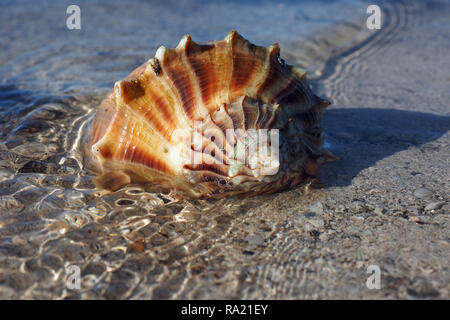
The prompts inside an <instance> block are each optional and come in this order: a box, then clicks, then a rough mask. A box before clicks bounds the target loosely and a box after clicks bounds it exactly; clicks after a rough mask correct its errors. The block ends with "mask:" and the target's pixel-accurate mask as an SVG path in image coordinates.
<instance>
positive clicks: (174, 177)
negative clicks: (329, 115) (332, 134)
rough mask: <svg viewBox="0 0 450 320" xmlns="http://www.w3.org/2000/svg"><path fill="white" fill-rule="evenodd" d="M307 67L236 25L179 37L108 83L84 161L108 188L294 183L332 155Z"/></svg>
mask: <svg viewBox="0 0 450 320" xmlns="http://www.w3.org/2000/svg"><path fill="white" fill-rule="evenodd" d="M305 75H306V72H305V71H304V70H303V69H300V68H296V67H293V66H290V65H288V64H286V63H285V62H284V61H283V60H282V59H280V50H279V46H278V44H274V45H271V46H269V47H267V48H266V47H261V46H256V45H254V44H252V43H250V42H249V41H247V40H246V39H244V38H243V37H242V36H241V35H239V34H238V33H237V32H236V31H234V30H233V31H231V32H230V33H229V34H228V35H227V36H226V37H225V39H224V40H221V41H215V42H212V43H208V44H197V43H195V42H194V41H193V40H192V39H191V37H190V36H184V37H183V38H182V39H181V41H180V43H179V44H178V46H177V47H176V48H174V49H169V48H166V47H160V48H159V49H158V50H157V52H156V55H155V57H154V58H152V59H150V60H149V61H147V62H146V63H145V64H143V65H142V66H140V67H139V68H137V69H136V70H134V71H133V72H132V73H131V74H130V75H129V76H128V77H127V78H125V79H124V80H120V81H118V82H116V83H115V85H114V89H113V91H112V92H111V93H110V94H108V96H107V97H106V98H105V99H104V100H103V102H102V103H101V104H100V106H99V107H98V110H97V113H96V115H95V118H94V119H93V121H92V123H91V124H90V128H89V133H88V136H87V137H86V144H85V165H86V167H87V168H88V169H89V170H91V171H93V172H94V173H95V174H96V175H97V177H96V178H95V180H94V182H95V184H96V186H97V187H98V188H102V189H108V190H112V191H114V190H116V189H119V188H121V187H122V186H125V185H127V184H129V183H150V184H151V185H153V186H155V187H156V188H157V189H161V190H176V191H177V192H179V193H180V194H182V195H185V196H188V197H223V196H228V195H234V194H248V195H252V194H258V193H264V192H275V191H279V190H282V189H284V188H287V187H292V186H295V185H297V184H299V183H301V182H302V181H304V180H305V179H307V178H308V177H309V176H311V175H314V174H315V172H316V170H317V168H318V167H319V165H320V164H321V163H322V162H324V161H327V160H332V159H333V158H334V156H333V155H332V154H331V153H330V152H329V151H327V150H325V149H324V148H323V140H324V137H323V133H322V124H321V122H322V113H323V111H324V110H325V108H326V106H327V105H328V104H329V103H328V102H327V101H326V100H324V99H322V98H319V97H318V96H316V95H315V94H314V93H313V92H312V91H311V88H310V86H309V85H308V82H307V80H306V76H305ZM274 132H275V133H274ZM266 135H267V139H266V138H264V137H265V136H266ZM274 137H275V138H276V148H275V142H274V141H275V140H274V139H275V138H274ZM261 141H265V143H266V145H265V146H264V147H265V148H266V149H265V150H264V152H260V151H257V152H256V153H255V152H254V151H255V150H254V146H255V145H258V146H259V145H260V143H261ZM258 150H259V149H258ZM267 150H269V151H267ZM252 151H253V153H252ZM258 152H259V153H258ZM255 154H256V156H255ZM261 155H263V156H261ZM275 156H276V158H275ZM264 157H265V158H264ZM268 163H270V165H268ZM268 167H269V169H271V170H268V169H267V168H268Z"/></svg>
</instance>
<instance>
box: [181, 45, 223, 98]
mask: <svg viewBox="0 0 450 320" xmlns="http://www.w3.org/2000/svg"><path fill="white" fill-rule="evenodd" d="M214 48H215V47H214V45H196V44H192V45H189V46H186V57H187V61H188V62H189V64H190V66H191V68H192V71H193V72H194V73H195V76H196V80H197V82H198V87H199V88H200V94H201V98H202V101H203V104H204V105H205V106H211V105H214V103H213V101H214V99H215V94H216V92H217V78H216V75H215V73H214V67H213V65H212V64H211V61H212V58H213V53H214V52H213V51H214Z"/></svg>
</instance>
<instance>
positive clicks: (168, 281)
mask: <svg viewBox="0 0 450 320" xmlns="http://www.w3.org/2000/svg"><path fill="white" fill-rule="evenodd" d="M78 3H79V5H80V8H81V15H82V18H81V19H82V25H81V27H82V28H81V30H68V29H67V28H66V26H65V19H66V14H65V9H66V8H67V6H68V5H69V4H71V3H70V1H59V2H57V3H55V2H54V1H42V2H39V5H37V4H36V3H35V2H33V1H10V2H8V1H7V2H3V4H2V5H1V10H0V21H1V22H0V24H1V30H2V37H1V39H0V43H1V47H2V48H3V50H1V51H0V65H1V66H0V78H1V82H0V115H1V117H0V297H2V298H3V297H4V298H198V297H202V298H273V297H296V296H298V295H299V293H298V292H297V291H295V290H297V289H296V288H293V287H289V283H290V278H292V279H294V278H295V279H296V278H299V277H300V278H301V277H302V276H303V275H301V274H300V275H299V274H295V273H292V272H290V271H289V270H290V269H289V268H293V266H294V265H298V264H301V263H305V261H302V255H301V254H299V255H298V256H292V255H291V256H289V259H287V260H286V261H285V260H284V259H285V257H286V252H290V250H291V249H292V246H293V245H294V244H293V243H292V242H290V240H289V236H288V234H284V233H280V232H279V231H280V230H281V229H283V228H284V226H285V225H286V224H288V223H289V221H290V219H291V218H292V214H291V212H290V211H289V210H285V211H283V206H280V209H279V210H280V213H279V214H271V213H270V207H269V204H270V203H272V202H273V201H274V200H276V201H282V198H281V199H280V196H279V195H268V196H258V197H254V198H250V199H242V198H232V199H224V200H220V201H212V200H211V201H210V200H192V201H191V200H189V201H186V200H177V199H175V198H173V197H172V195H171V194H156V193H151V192H147V191H146V190H148V188H147V187H146V186H142V185H131V186H128V187H126V188H123V189H121V190H119V191H117V192H114V193H101V192H99V191H97V190H95V189H94V188H93V184H92V178H93V177H92V176H91V175H89V174H88V173H87V172H85V171H84V170H83V165H82V154H81V153H80V144H81V143H82V142H81V141H82V140H81V137H82V136H83V134H84V132H85V130H86V123H87V122H88V121H89V120H90V119H91V118H92V117H93V115H94V114H95V108H96V106H97V105H98V104H99V102H100V101H101V99H103V97H104V96H105V94H106V93H107V92H108V91H109V90H110V89H111V88H112V86H113V83H114V82H115V81H116V80H118V79H121V78H123V77H124V76H126V75H127V74H128V73H129V72H130V71H131V70H133V69H134V68H135V67H137V66H138V65H140V64H142V63H143V62H145V61H147V60H148V59H149V58H151V57H152V56H153V55H154V53H155V51H156V49H157V48H158V47H159V46H160V45H165V46H168V47H174V46H176V44H177V42H178V41H179V39H180V38H181V37H182V36H183V35H184V34H190V35H191V36H192V37H193V39H194V40H195V41H208V40H214V39H220V38H223V37H224V36H225V35H226V34H227V33H228V32H229V31H230V30H231V29H237V30H238V31H239V32H240V33H241V34H242V35H244V36H245V37H246V38H247V39H249V40H250V41H252V42H253V43H256V44H259V45H270V44H272V43H274V42H279V43H280V46H281V55H282V57H284V58H286V60H287V62H288V63H290V64H295V65H300V66H304V67H306V68H307V70H308V71H309V73H310V78H311V79H312V81H313V82H312V85H313V86H314V87H315V89H316V90H318V91H319V93H320V94H322V95H324V96H327V97H329V98H331V99H332V100H333V101H334V102H335V104H337V105H340V106H341V109H335V110H333V109H332V110H330V111H329V113H328V116H327V117H326V119H325V124H326V130H327V132H329V135H328V136H329V139H328V143H329V145H330V146H331V148H332V149H334V150H335V151H336V152H337V153H338V154H341V155H342V153H343V152H345V153H347V152H348V151H349V150H351V149H352V148H353V147H354V146H355V144H356V145H358V146H359V148H360V149H359V150H358V153H359V154H363V153H365V152H369V155H370V157H369V158H368V157H366V158H364V159H361V158H359V160H354V165H351V166H347V167H345V168H344V169H342V172H341V173H342V175H341V176H340V177H337V178H336V179H334V180H333V181H332V182H330V183H329V185H330V186H333V185H338V186H339V185H346V184H348V183H349V181H348V179H349V178H348V177H354V176H355V175H357V174H358V172H359V171H361V170H363V169H364V168H366V167H368V166H370V165H371V164H373V163H374V162H376V161H378V160H379V159H382V158H384V157H386V156H388V155H391V154H394V153H396V152H399V151H401V150H404V149H406V148H408V146H411V145H421V144H424V143H427V142H429V141H433V140H435V139H438V138H439V137H441V136H442V135H444V134H445V133H446V131H447V130H448V113H447V117H444V118H443V117H441V116H438V115H432V114H422V115H419V113H420V112H424V110H420V108H416V109H414V107H413V109H411V110H409V111H398V112H399V114H397V115H394V118H395V119H397V120H398V119H402V120H401V121H397V120H393V114H392V113H390V112H387V111H379V110H378V111H376V109H370V108H366V109H364V108H361V109H357V110H355V111H352V110H349V109H346V108H348V107H349V106H352V105H351V104H350V103H349V99H350V98H352V94H353V93H352V90H354V88H355V87H357V85H358V81H357V80H355V79H354V78H353V77H354V76H353V75H354V74H355V73H358V72H359V73H361V72H364V70H365V68H367V66H366V65H365V64H364V59H367V58H368V57H370V56H374V55H377V54H379V51H380V50H382V49H383V48H384V47H385V46H387V45H388V44H389V43H390V41H392V39H394V38H395V35H396V33H398V32H400V31H401V30H402V29H405V28H409V27H414V26H416V25H420V23H421V21H422V19H423V15H424V14H425V13H427V12H429V11H430V10H431V11H432V10H437V9H436V8H435V7H433V6H431V5H428V6H427V5H426V4H425V3H421V2H412V1H411V2H408V5H405V4H403V3H402V2H395V1H391V2H389V3H387V4H384V5H382V8H383V13H384V14H385V15H384V16H383V28H382V29H381V30H380V31H371V30H367V28H366V27H365V19H366V17H367V14H366V12H365V10H366V8H367V6H368V3H369V2H365V1H319V2H318V1H310V2H309V1H307V2H302V3H298V2H294V1H292V2H291V1H287V2H280V3H278V2H277V4H274V3H271V2H268V1H262V2H253V1H248V2H247V1H227V2H226V3H220V4H219V3H211V2H210V1H199V2H194V1H183V2H181V4H179V3H178V1H177V2H167V1H164V2H163V1H161V2H152V3H151V4H150V3H147V2H144V1H142V2H140V1H136V2H133V3H132V4H129V3H128V2H127V4H126V5H125V2H121V1H115V2H114V1H108V2H102V1H79V2H78ZM436 6H438V4H436ZM438 8H440V7H439V6H438ZM444 8H445V9H446V10H447V9H448V8H447V7H444ZM433 14H434V13H433ZM374 83H375V85H376V81H374ZM349 86H352V87H351V88H349ZM440 89H441V88H436V92H441V90H440ZM430 90H431V89H430ZM437 98H439V99H443V100H444V99H446V98H448V95H447V96H439V97H437ZM398 99H403V98H402V97H398ZM406 99H407V98H406ZM447 101H448V100H447ZM377 102H379V103H380V104H379V106H380V107H387V106H390V107H392V106H394V108H395V103H396V102H395V101H394V104H392V103H393V102H392V101H389V99H388V98H386V99H385V100H383V95H382V92H380V93H379V94H378V95H374V97H373V101H372V105H373V104H377ZM353 107H354V106H353ZM352 117H353V119H352V120H351V121H349V122H346V124H345V125H341V124H342V121H343V120H344V121H345V119H347V118H352ZM390 121H391V122H394V123H393V124H392V125H387V124H389V122H390ZM368 123H369V125H370V126H371V129H370V130H371V131H367V130H366V129H367V125H368ZM412 123H421V125H422V126H423V127H425V128H427V129H426V130H421V131H417V130H416V129H414V128H409V127H410V125H411V124H412ZM386 127H387V128H388V129H387V130H386V129H385V128H386ZM371 139H378V140H375V142H377V143H384V142H386V141H389V140H392V139H397V140H395V143H394V144H390V148H384V149H383V150H382V151H381V152H379V154H370V152H371V149H370V148H369V147H370V143H373V142H374V141H372V140H371ZM368 144H369V146H368ZM365 146H366V147H367V148H365ZM334 168H335V169H334V170H335V171H337V170H340V169H339V164H336V166H335V167H334ZM325 169H326V168H325ZM324 175H326V171H324ZM328 179H330V178H328ZM326 180H327V179H325V181H326ZM292 192H293V193H294V195H295V198H296V199H297V203H296V205H297V206H298V207H297V210H298V208H303V209H304V210H307V208H308V205H310V204H311V203H312V202H314V201H315V200H316V199H321V198H323V196H324V194H326V192H327V191H326V188H324V187H323V186H322V185H321V183H320V182H317V181H316V182H311V183H308V184H305V185H302V186H300V187H298V188H296V189H295V190H293V191H291V193H292ZM281 197H283V195H281ZM303 203H304V204H303ZM285 207H286V208H288V209H289V203H288V204H285ZM265 208H269V211H268V212H265V211H264V210H265ZM255 212H263V214H261V215H259V214H258V215H255ZM313 235H314V233H313ZM274 238H279V239H283V238H284V239H285V242H284V244H283V241H282V242H281V244H280V242H271V239H274ZM313 238H314V237H313ZM313 243H314V241H313V240H311V239H309V238H307V239H305V240H304V242H303V244H302V245H303V248H305V250H306V249H308V248H310V246H311V245H313ZM275 244H276V245H275ZM224 251H227V252H229V253H228V256H227V257H226V259H225V258H224V257H223V254H224V253H223V252H224ZM255 252H257V253H258V254H257V255H255ZM252 256H255V258H254V261H253V264H254V267H255V268H257V269H258V268H262V269H264V265H263V264H262V262H263V261H267V259H269V261H271V262H273V261H280V263H283V264H284V266H283V267H279V266H278V267H277V266H275V267H274V268H273V269H264V270H262V271H261V272H263V277H262V278H258V281H259V282H258V281H257V285H258V288H259V289H260V290H261V291H260V293H258V291H252V290H254V289H249V287H247V286H246V280H245V279H246V271H245V270H246V269H245V268H244V269H242V268H240V266H241V265H242V261H243V260H245V259H249V258H251V257H252ZM71 265H76V266H78V267H80V269H81V274H82V283H81V289H80V290H70V289H68V288H67V286H66V281H67V279H68V277H69V276H70V274H69V272H68V271H67V270H68V269H67V268H68V267H69V266H71ZM290 265H291V266H290ZM286 268H287V269H286ZM234 270H240V271H239V272H240V273H239V274H235V272H234ZM258 270H259V269H258ZM286 270H287V271H286ZM268 274H271V275H270V277H271V278H272V279H273V278H277V277H279V278H280V281H281V282H282V285H281V289H280V288H279V289H278V291H277V292H276V293H273V292H272V293H270V290H268V289H267V288H265V286H266V282H265V280H264V279H266V278H265V277H269V276H268ZM328 276H329V275H328ZM227 283H233V285H232V286H231V287H233V290H231V289H230V290H228V289H226V286H227V285H226V284H227ZM205 284H207V285H205ZM223 286H225V288H223ZM216 287H222V290H214V288H216ZM311 290H312V291H314V290H316V289H311ZM305 292H306V293H308V292H309V291H308V288H306V289H305Z"/></svg>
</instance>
